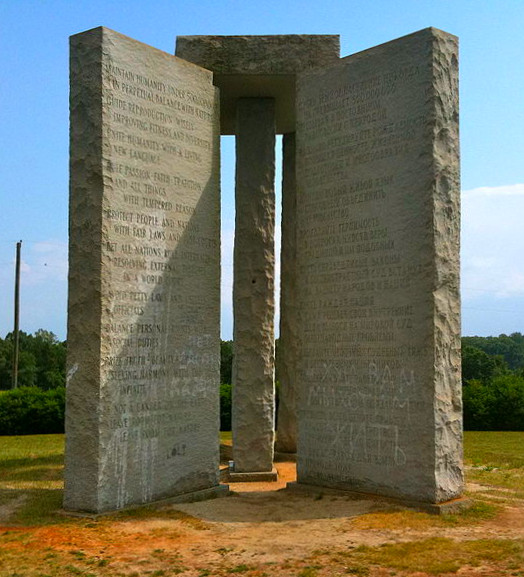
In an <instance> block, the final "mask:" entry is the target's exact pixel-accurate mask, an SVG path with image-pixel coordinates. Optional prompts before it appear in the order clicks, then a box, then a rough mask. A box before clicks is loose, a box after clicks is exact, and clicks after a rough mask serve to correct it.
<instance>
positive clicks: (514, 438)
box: [464, 431, 524, 469]
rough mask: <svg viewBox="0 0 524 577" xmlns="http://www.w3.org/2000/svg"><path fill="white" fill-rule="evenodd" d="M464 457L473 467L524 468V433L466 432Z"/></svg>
mask: <svg viewBox="0 0 524 577" xmlns="http://www.w3.org/2000/svg"><path fill="white" fill-rule="evenodd" d="M464 457H465V461H466V463H467V464H470V465H473V466H477V467H478V466H483V467H495V468H503V469H522V468H524V431H520V432H511V431H466V432H465V433H464Z"/></svg>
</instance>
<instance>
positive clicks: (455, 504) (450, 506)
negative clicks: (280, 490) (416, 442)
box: [286, 482, 473, 515]
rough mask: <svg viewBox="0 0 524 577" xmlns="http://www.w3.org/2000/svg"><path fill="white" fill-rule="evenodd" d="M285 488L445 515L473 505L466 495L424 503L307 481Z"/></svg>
mask: <svg viewBox="0 0 524 577" xmlns="http://www.w3.org/2000/svg"><path fill="white" fill-rule="evenodd" d="M286 490H289V491H291V492H296V493H308V494H314V495H334V496H337V495H338V496H346V497H350V498H352V499H365V500H373V501H380V502H383V503H390V504H392V505H398V506H399V507H404V508H406V509H415V510H416V511H421V512H423V513H430V514H432V515H445V514H450V513H459V512H460V511H464V510H466V509H469V508H470V507H471V506H472V505H473V501H472V499H469V498H467V497H458V498H457V499H451V500H450V501H444V502H442V503H425V502H423V501H415V500H413V499H402V498H400V497H399V498H397V497H387V496H385V495H374V494H372V493H361V492H359V491H347V490H344V489H334V488H332V487H322V486H321V485H309V484H307V483H298V482H291V483H287V485H286Z"/></svg>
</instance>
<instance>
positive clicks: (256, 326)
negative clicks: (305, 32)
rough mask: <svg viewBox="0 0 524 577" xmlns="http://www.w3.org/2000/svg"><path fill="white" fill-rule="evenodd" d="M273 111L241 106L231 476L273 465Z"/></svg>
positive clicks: (264, 102) (266, 102)
mask: <svg viewBox="0 0 524 577" xmlns="http://www.w3.org/2000/svg"><path fill="white" fill-rule="evenodd" d="M274 181H275V109H274V101H273V99H258V98H244V99H240V100H239V101H238V104H237V129H236V180H235V206H236V218H235V247H234V273H233V317H234V326H233V341H234V356H233V414H232V418H233V424H232V426H233V459H234V463H235V465H234V472H235V473H247V472H262V471H271V470H272V468H273V442H274V412H275V403H274V390H275V385H274V368H275V367H274V338H275V337H274V313H275V310H274V309H275V302H274V300H275V297H274V289H275V287H274V268H275V241H274V232H275V190H274Z"/></svg>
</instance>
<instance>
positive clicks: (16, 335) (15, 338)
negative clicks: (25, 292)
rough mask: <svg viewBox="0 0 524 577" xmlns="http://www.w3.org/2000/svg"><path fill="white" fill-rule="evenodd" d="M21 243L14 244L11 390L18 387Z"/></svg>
mask: <svg viewBox="0 0 524 577" xmlns="http://www.w3.org/2000/svg"><path fill="white" fill-rule="evenodd" d="M21 250H22V241H20V242H17V243H16V265H15V328H14V332H13V341H14V350H13V389H16V387H17V386H18V351H19V347H20V330H19V329H20V252H21Z"/></svg>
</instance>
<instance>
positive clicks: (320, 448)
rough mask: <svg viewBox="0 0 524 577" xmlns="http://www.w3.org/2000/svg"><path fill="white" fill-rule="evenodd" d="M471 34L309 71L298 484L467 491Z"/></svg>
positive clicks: (303, 84) (402, 44) (302, 175)
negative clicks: (464, 205)
mask: <svg viewBox="0 0 524 577" xmlns="http://www.w3.org/2000/svg"><path fill="white" fill-rule="evenodd" d="M457 52H458V49H457V39H456V38H455V37H453V36H451V35H449V34H446V33H445V32H441V31H439V30H435V29H426V30H422V31H421V32H418V33H415V34H412V35H410V36H406V37H404V38H401V39H398V40H395V41H393V42H390V43H387V44H384V45H381V46H378V47H375V48H372V49H370V50H367V51H364V52H361V53H358V54H356V55H353V56H350V57H347V58H344V59H342V60H341V61H340V64H338V65H335V66H333V67H331V68H329V69H325V70H320V71H315V72H312V73H310V74H307V75H306V74H304V75H302V76H301V77H299V81H298V87H297V99H298V100H297V181H298V184H297V187H298V192H297V213H298V214H297V218H298V246H297V259H298V279H297V287H298V291H299V297H298V298H299V306H300V325H299V358H298V373H299V376H298V382H299V385H300V392H299V413H298V415H299V441H298V481H299V482H301V483H307V484H314V485H323V486H329V487H336V488H344V489H350V490H356V491H365V492H368V493H376V494H383V495H389V496H394V497H399V498H403V499H405V500H415V501H420V502H425V503H441V502H444V501H447V500H449V499H453V498H455V497H457V496H459V495H460V494H461V491H462V486H463V471H462V417H461V388H460V319H459V311H460V303H459V141H458V63H457V60H458V54H457Z"/></svg>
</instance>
